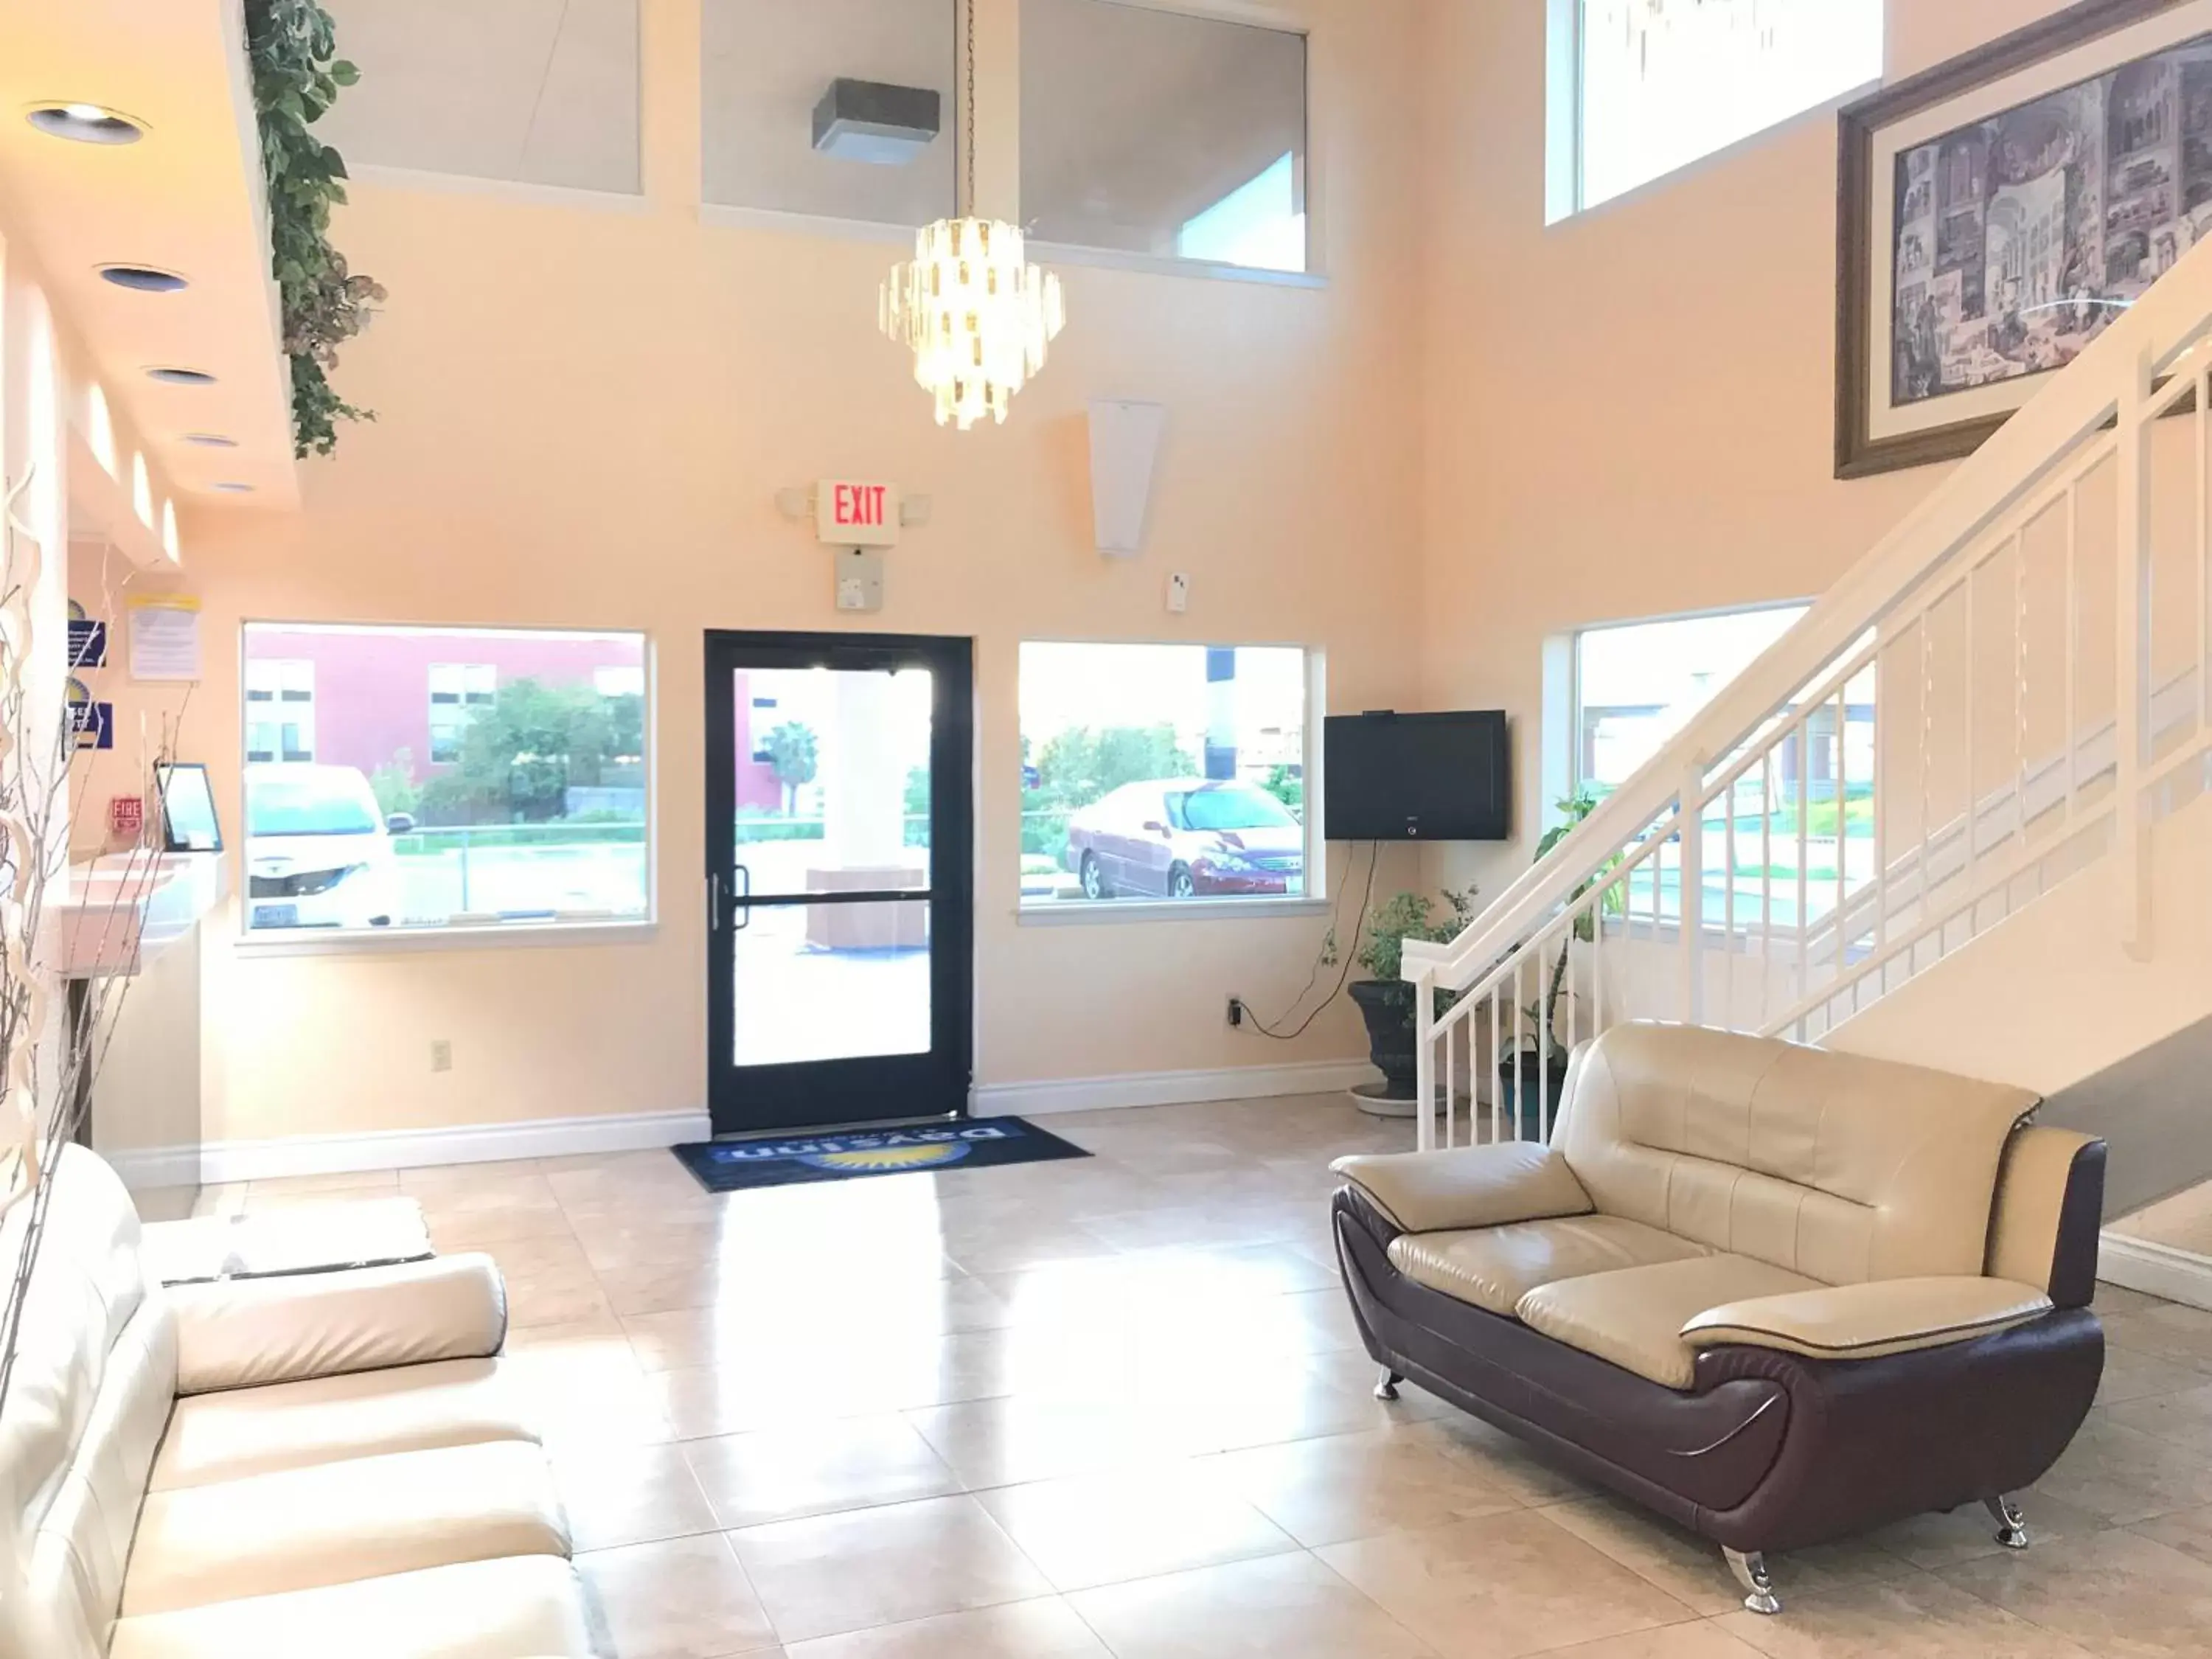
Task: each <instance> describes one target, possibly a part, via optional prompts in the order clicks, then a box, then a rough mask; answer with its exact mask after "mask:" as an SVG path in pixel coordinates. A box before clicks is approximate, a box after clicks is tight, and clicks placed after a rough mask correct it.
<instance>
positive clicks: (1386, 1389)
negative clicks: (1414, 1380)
mask: <svg viewBox="0 0 2212 1659" xmlns="http://www.w3.org/2000/svg"><path fill="white" fill-rule="evenodd" d="M1405 1380H1406V1379H1405V1378H1404V1377H1402V1376H1399V1375H1398V1373H1397V1372H1395V1371H1394V1370H1391V1369H1390V1368H1389V1366H1388V1365H1384V1366H1383V1367H1382V1368H1381V1369H1380V1370H1377V1371H1376V1373H1375V1397H1376V1399H1377V1400H1395V1399H1396V1398H1397V1397H1398V1385H1399V1384H1400V1383H1402V1382H1404V1381H1405Z"/></svg>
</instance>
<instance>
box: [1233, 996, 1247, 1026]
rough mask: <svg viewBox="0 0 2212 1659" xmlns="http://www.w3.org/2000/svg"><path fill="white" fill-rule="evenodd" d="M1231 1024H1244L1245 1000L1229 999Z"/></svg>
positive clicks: (1239, 998)
mask: <svg viewBox="0 0 2212 1659" xmlns="http://www.w3.org/2000/svg"><path fill="white" fill-rule="evenodd" d="M1229 1023H1230V1024H1231V1025H1242V1024H1243V1023H1244V1000H1243V998H1242V997H1231V998H1230V999H1229Z"/></svg>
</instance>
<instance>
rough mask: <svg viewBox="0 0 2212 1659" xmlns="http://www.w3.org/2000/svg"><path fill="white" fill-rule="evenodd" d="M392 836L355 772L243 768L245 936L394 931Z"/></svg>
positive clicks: (286, 765)
mask: <svg viewBox="0 0 2212 1659" xmlns="http://www.w3.org/2000/svg"><path fill="white" fill-rule="evenodd" d="M402 821H403V822H404V820H402ZM407 827H410V828H411V827H412V825H411V823H408V825H407ZM398 900H399V861H398V855H397V854H395V853H394V852H393V851H392V821H387V820H386V818H385V817H384V816H383V815H382V813H381V811H380V809H379V808H378V806H377V804H376V796H375V793H374V792H373V791H372V790H371V789H370V788H369V787H368V779H367V778H366V777H364V776H362V773H361V769H359V768H358V767H353V766H317V765H312V764H306V763H299V762H282V763H276V764H274V765H263V766H249V767H247V768H246V904H247V907H248V914H247V917H246V926H247V927H252V928H256V929H258V928H264V927H268V928H274V927H390V926H391V925H392V919H393V917H394V915H396V914H397V911H398Z"/></svg>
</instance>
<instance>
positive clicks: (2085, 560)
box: [1403, 246, 2212, 1212]
mask: <svg viewBox="0 0 2212 1659" xmlns="http://www.w3.org/2000/svg"><path fill="white" fill-rule="evenodd" d="M2208 789H2212V246H2199V247H2197V248H2196V249H2195V250H2193V251H2191V252H2190V253H2189V254H2188V255H2186V256H2185V258H2183V259H2182V260H2181V261H2180V262H2179V264H2176V265H2175V267H2174V268H2173V269H2172V270H2170V271H2169V272H2167V274H2166V276H2164V277H2163V278H2162V279H2160V282H2159V283H2158V284H2157V285H2156V286H2155V287H2154V289H2151V291H2150V292H2149V293H2148V295H2145V296H2144V298H2143V299H2142V301H2140V302H2139V303H2137V304H2136V306H2135V307H2133V308H2132V309H2130V311H2129V313H2127V314H2126V315H2125V316H2124V317H2123V318H2121V319H2119V320H2118V322H2116V323H2115V324H2114V325H2112V327H2110V328H2109V329H2107V330H2106V332H2105V333H2104V334H2103V335H2102V336H2100V337H2099V338H2098V339H2097V340H2096V341H2095V342H2094V343H2092V344H2091V345H2090V346H2089V348H2088V349H2087V350H2085V351H2084V352H2083V353H2082V354H2081V356H2079V357H2078V358H2076V359H2075V362H2073V363H2072V364H2071V365H2069V367H2068V368H2065V369H2064V370H2063V371H2061V372H2059V373H2057V374H2052V375H2051V376H2049V377H2048V378H2047V379H2046V380H2045V382H2044V384H2043V386H2042V387H2041V389H2040V390H2039V392H2038V393H2037V395H2036V396H2035V397H2034V398H2033V400H2032V401H2031V402H2030V403H2029V404H2027V406H2026V407H2025V408H2023V409H2022V410H2021V411H2020V412H2019V413H2017V414H2016V415H2015V416H2013V417H2012V419H2011V420H2010V421H2008V422H2007V423H2006V424H2005V426H2004V427H2003V428H2002V430H2001V431H1999V432H1998V434H1997V435H1996V436H1995V437H1994V438H1992V439H1991V440H1990V441H1989V442H1988V443H1987V444H1985V445H1984V447H1982V448H1981V450H1980V451H1979V452H1978V453H1976V454H1975V455H1973V456H1972V458H1971V459H1968V460H1966V462H1964V463H1962V464H1961V465H1960V467H1959V468H1958V469H1957V471H1955V472H1954V473H1953V475H1952V476H1951V477H1949V478H1948V479H1947V480H1946V481H1945V482H1944V483H1942V485H1941V486H1940V487H1939V488H1938V489H1936V490H1935V491H1934V493H1933V494H1931V495H1929V497H1928V498H1927V499H1926V500H1925V501H1923V502H1922V504H1921V505H1920V506H1919V507H1918V508H1917V509H1916V510H1915V511H1914V512H1913V513H1911V514H1910V515H1909V516H1908V517H1907V518H1906V519H1905V520H1904V522H1902V523H1901V524H1899V526H1898V527H1897V528H1896V529H1895V530H1894V531H1893V532H1892V533H1891V534H1890V535H1889V536H1888V537H1887V538H1885V539H1884V540H1883V541H1881V543H1880V544H1878V545H1876V546H1875V548H1874V549H1873V550H1871V551H1870V552H1869V553H1868V554H1867V555H1866V556H1865V557H1864V558H1863V559H1862V560H1860V561H1859V562H1858V563H1857V565H1855V566H1854V567H1853V568H1851V569H1850V571H1849V572H1848V573H1847V574H1845V575H1844V577H1843V579H1842V580H1839V581H1838V583H1837V584H1836V585H1835V586H1834V587H1833V588H1832V590H1831V591H1830V592H1828V593H1827V594H1826V596H1825V597H1823V598H1822V599H1820V602H1819V603H1818V604H1817V605H1814V608H1813V609H1812V610H1811V611H1809V612H1808V614H1807V615H1806V616H1805V617H1804V618H1803V619H1802V621H1801V622H1800V623H1798V624H1797V626H1796V628H1795V629H1792V630H1791V631H1790V633H1789V634H1787V635H1784V637H1783V638H1782V639H1781V640H1780V641H1778V643H1777V644H1776V645H1775V646H1774V647H1773V648H1772V649H1771V650H1770V651H1768V652H1767V653H1765V655H1764V656H1763V657H1761V658H1760V659H1759V660H1758V661H1757V662H1755V663H1754V664H1753V665H1752V666H1751V667H1750V668H1748V669H1747V670H1746V671H1745V672H1744V673H1743V674H1741V676H1739V677H1738V678H1736V679H1735V681H1734V682H1733V683H1731V684H1729V686H1728V687H1726V688H1725V689H1724V690H1723V691H1722V692H1721V693H1720V694H1719V695H1718V696H1716V697H1715V698H1714V700H1713V701H1712V702H1711V703H1710V704H1708V705H1707V706H1706V707H1705V709H1704V710H1703V711H1702V712H1701V713H1700V714H1699V716H1698V717H1697V719H1696V720H1694V721H1692V724H1691V725H1690V726H1688V728H1687V729H1686V730H1685V731H1683V732H1681V733H1680V735H1679V736H1677V737H1676V738H1674V741H1673V742H1672V743H1670V744H1668V746H1667V747H1666V748H1665V749H1664V750H1662V752H1661V753H1660V754H1659V755H1658V756H1657V757H1656V758H1655V759H1654V760H1653V761H1652V762H1651V763H1650V764H1649V765H1647V766H1645V767H1644V769H1642V770H1641V771H1640V772H1638V773H1637V774H1636V775H1634V776H1633V777H1632V778H1631V779H1630V780H1629V781H1627V782H1626V784H1624V785H1623V786H1622V787H1620V789H1618V790H1617V791H1615V792H1614V793H1613V794H1611V795H1610V796H1608V797H1607V799H1605V800H1603V801H1602V802H1601V803H1600V804H1599V805H1598V806H1597V808H1596V809H1595V811H1593V812H1592V813H1591V814H1590V815H1589V817H1588V818H1587V819H1586V820H1585V821H1584V822H1583V823H1581V824H1580V825H1578V826H1577V828H1576V829H1575V830H1574V831H1573V833H1572V834H1571V835H1570V836H1568V837H1567V838H1566V839H1565V841H1564V842H1561V843H1560V845H1559V847H1558V848H1556V849H1555V850H1554V851H1553V854H1551V855H1550V856H1549V857H1548V858H1547V859H1545V860H1542V861H1541V863H1540V864H1538V865H1537V866H1536V867H1534V869H1532V870H1530V871H1528V872H1527V873H1526V874H1524V875H1523V876H1522V878H1520V879H1519V880H1518V881H1516V883H1515V884H1513V886H1512V887H1510V889H1509V890H1507V891H1506V892H1505V893H1504V895H1503V896H1501V897H1500V898H1499V899H1498V901H1497V902H1495V903H1494V904H1492V906H1491V907H1490V908H1488V909H1487V910H1486V912H1485V913H1484V914H1483V915H1481V916H1480V918H1478V919H1477V921H1475V922H1474V925H1473V926H1471V927H1469V928H1468V930H1467V931H1466V932H1465V933H1462V935H1461V936H1460V937H1459V938H1457V939H1454V940H1453V941H1451V942H1450V943H1449V944H1445V945H1420V944H1417V943H1413V942H1409V943H1408V944H1407V946H1406V951H1405V958H1404V963H1405V965H1404V969H1403V971H1404V975H1405V977H1406V978H1407V980H1409V981H1413V983H1414V984H1415V985H1416V986H1417V987H1428V988H1429V989H1430V990H1431V992H1432V993H1434V994H1432V995H1426V996H1417V997H1416V999H1415V1006H1416V1009H1417V1013H1416V1021H1417V1036H1418V1040H1419V1059H1420V1068H1421V1076H1420V1092H1419V1098H1420V1099H1421V1100H1422V1101H1424V1102H1426V1103H1428V1109H1426V1110H1425V1111H1424V1112H1423V1113H1422V1115H1420V1116H1419V1118H1418V1119H1417V1127H1418V1133H1419V1146H1420V1147H1421V1148H1422V1149H1423V1150H1428V1149H1431V1148H1436V1147H1442V1146H1455V1145H1462V1144H1469V1143H1475V1142H1481V1141H1488V1140H1497V1139H1514V1138H1522V1139H1536V1138H1541V1137H1546V1136H1548V1134H1549V1132H1550V1127H1551V1119H1552V1114H1553V1109H1555V1107H1556V1105H1557V1099H1556V1096H1557V1091H1558V1086H1559V1079H1560V1075H1561V1071H1562V1068H1563V1066H1564V1056H1565V1051H1566V1050H1567V1049H1570V1048H1572V1047H1573V1045H1574V1044H1576V1043H1577V1042H1581V1041H1582V1040H1583V1039H1584V1038H1586V1037H1589V1036H1593V1035H1595V1033H1597V1032H1599V1031H1601V1030H1604V1029H1605V1028H1606V1027H1607V1026H1609V1025H1612V1024H1617V1023H1619V1022H1620V1021H1622V1020H1627V1019H1670V1020H1682V1021H1688V1022H1692V1023H1696V1024H1707V1025H1714V1026H1721V1027H1726V1028H1729V1029H1731V1030H1743V1031H1754V1032H1759V1033H1763V1034H1767V1035H1772V1036H1786V1037H1790V1038H1792V1039H1796V1040H1798V1041H1804V1042H1819V1043H1822V1044H1824V1045H1826V1046H1831V1047H1835V1048H1850V1049H1853V1050H1856V1051H1860V1052H1865V1053H1869V1054H1884V1055H1887V1056H1890V1057H1893V1058H1899V1059H1906V1060H1917V1061H1920V1062H1921V1063H1923V1064H1928V1065H1935V1066H1945V1067H1947V1068H1948V1069H1952V1070H1956V1071H1961V1072H1968V1073H1976V1074H1978V1075H1984V1076H1988V1077H1992V1078H1996V1079H2002V1080H2004V1081H2008V1082H2015V1083H2020V1084H2022V1085H2026V1086H2027V1087H2030V1088H2033V1089H2036V1090H2038V1091H2041V1092H2043V1093H2044V1094H2045V1095H2046V1096H2048V1097H2051V1102H2052V1103H2051V1108H2050V1111H2051V1114H2052V1115H2054V1116H2056V1117H2057V1118H2058V1119H2059V1121H2069V1122H2072V1123H2075V1124H2077V1125H2079V1126H2080V1127H2087V1128H2091V1129H2094V1130H2098V1131H2100V1132H2102V1133H2108V1134H2109V1135H2110V1136H2111V1137H2112V1140H2113V1143H2114V1144H2113V1158H2114V1174H2115V1181H2114V1192H2115V1195H2116V1198H2118V1200H2120V1202H2121V1203H2122V1204H2123V1205H2124V1206H2125V1207H2130V1208H2131V1207H2135V1206H2139V1205H2141V1204H2143V1203H2147V1202H2148V1201H2150V1200H2151V1199H2154V1198H2157V1197H2160V1196H2163V1195H2165V1194H2166V1193H2170V1192H2172V1191H2174V1190H2177V1189H2179V1188H2182V1187H2185V1186H2187V1185H2190V1184H2191V1183H2192V1182H2197V1181H2200V1180H2203V1179H2205V1178H2207V1177H2212V1103H2208V1102H2207V1100H2206V1094H2207V1089H2206V1086H2205V1082H2204V1079H2206V1078H2207V1077H2208V1075H2212V1074H2208V1072H2207V1070H2206V1069H2205V1067H2204V1065H2203V1059H2204V1057H2205V1056H2206V1055H2208V1054H2212V793H2208ZM1547 1008H1548V1010H1549V1017H1548V1018H1547V1017H1546V1014H1545V1012H1544V1011H1545V1010H1546V1009H1547ZM2161 1055H2163V1056H2165V1058H2164V1059H2163V1060H2161V1058H2160V1057H2161ZM2192 1055H2193V1056H2196V1058H2195V1059H2193V1060H2192V1059H2191V1058H2190V1057H2191V1056H2192ZM2185 1081H2186V1082H2188V1083H2189V1084H2190V1085H2191V1086H2190V1087H2188V1088H2185V1089H2183V1088H2179V1087H2178V1086H2176V1085H2179V1084H2181V1083H2183V1082H2185ZM2153 1130H2155V1133H2153ZM2137 1142H2141V1143H2142V1144H2141V1145H2140V1146H2138V1145H2137V1144H2136V1143H2137ZM2138 1154H2140V1155H2138ZM2116 1212H2117V1211H2116Z"/></svg>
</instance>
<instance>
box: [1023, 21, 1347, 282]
mask: <svg viewBox="0 0 2212 1659" xmlns="http://www.w3.org/2000/svg"><path fill="white" fill-rule="evenodd" d="M1305 88H1306V61H1305V39H1304V36H1302V35H1297V34H1291V33H1284V32H1282V31H1279V30H1274V29H1261V28H1254V27H1249V26H1247V25H1244V24H1240V23H1225V22H1220V21H1215V20H1212V19H1210V18H1200V17H1193V16H1191V15H1188V13H1182V12H1172V11H1161V10H1156V9H1151V8H1147V7H1144V6H1133V5H1115V4H1109V3H1105V0H1022V217H1023V219H1024V222H1026V223H1027V224H1028V225H1029V227H1030V230H1031V232H1032V234H1035V235H1036V236H1038V237H1040V238H1042V239H1043V240H1047V241H1054V242H1072V243H1077V244H1080V245H1082V246H1091V247H1114V248H1126V249H1129V250H1132V251H1133V252H1153V253H1171V252H1174V251H1175V236H1176V231H1177V230H1179V229H1180V228H1182V225H1183V223H1184V222H1185V221H1187V220H1188V219H1190V218H1192V217H1194V216H1196V215H1197V214H1199V213H1200V212H1202V211H1204V210H1206V208H1209V207H1211V206H1212V205H1213V204H1215V203H1216V202H1218V201H1219V200H1220V199H1221V198H1222V197H1225V196H1226V195H1228V194H1229V193H1230V192H1231V191H1233V190H1235V189H1237V187H1238V186H1239V185H1243V184H1246V183H1248V182H1249V181H1250V180H1251V179H1255V178H1256V177H1258V176H1259V175H1260V174H1261V173H1263V172H1265V171H1266V170H1267V167H1269V166H1271V165H1272V164H1273V163H1274V162H1275V161H1277V160H1279V158H1280V157H1281V156H1282V155H1285V153H1295V154H1297V155H1298V156H1299V157H1300V158H1301V160H1303V159H1304V155H1305V147H1306V132H1305Z"/></svg>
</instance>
